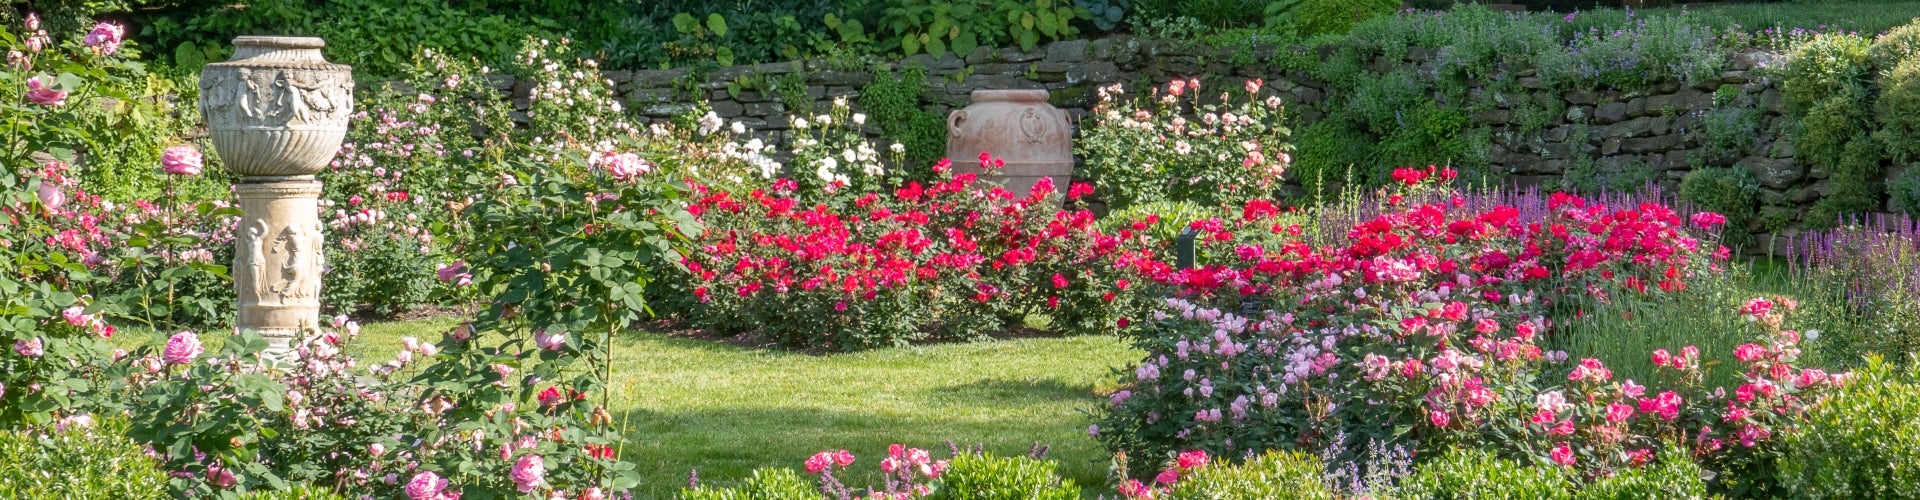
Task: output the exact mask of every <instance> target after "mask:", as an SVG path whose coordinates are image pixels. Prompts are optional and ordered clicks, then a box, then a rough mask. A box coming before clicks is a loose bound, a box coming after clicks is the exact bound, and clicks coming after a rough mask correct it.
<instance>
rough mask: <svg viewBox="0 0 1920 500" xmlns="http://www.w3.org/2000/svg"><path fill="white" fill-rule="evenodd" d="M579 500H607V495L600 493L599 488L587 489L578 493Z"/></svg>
mask: <svg viewBox="0 0 1920 500" xmlns="http://www.w3.org/2000/svg"><path fill="white" fill-rule="evenodd" d="M580 500H607V493H606V492H604V491H600V487H599V486H595V487H592V488H587V489H585V490H581V491H580Z"/></svg>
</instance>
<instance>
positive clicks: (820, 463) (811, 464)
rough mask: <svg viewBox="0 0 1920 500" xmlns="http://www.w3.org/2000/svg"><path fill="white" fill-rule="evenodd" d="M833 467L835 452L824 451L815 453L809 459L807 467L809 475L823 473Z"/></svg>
mask: <svg viewBox="0 0 1920 500" xmlns="http://www.w3.org/2000/svg"><path fill="white" fill-rule="evenodd" d="M832 465H833V452H827V451H823V452H819V453H815V454H813V456H811V457H807V462H806V466H807V473H808V474H819V473H822V472H826V471H827V468H828V467H831V466H832Z"/></svg>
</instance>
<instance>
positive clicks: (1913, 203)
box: [1887, 164, 1920, 217]
mask: <svg viewBox="0 0 1920 500" xmlns="http://www.w3.org/2000/svg"><path fill="white" fill-rule="evenodd" d="M1887 195H1888V196H1889V197H1891V198H1892V199H1893V209H1894V210H1896V211H1900V212H1906V214H1907V215H1911V216H1914V217H1920V164H1915V165H1909V166H1907V170H1906V172H1905V173H1903V174H1901V175H1900V176H1899V177H1895V178H1893V179H1892V180H1889V181H1887Z"/></svg>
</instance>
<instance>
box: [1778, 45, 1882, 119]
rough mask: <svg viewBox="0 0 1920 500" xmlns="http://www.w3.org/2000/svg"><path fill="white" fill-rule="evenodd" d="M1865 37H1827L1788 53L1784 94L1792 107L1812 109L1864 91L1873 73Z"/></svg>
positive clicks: (1783, 80)
mask: <svg viewBox="0 0 1920 500" xmlns="http://www.w3.org/2000/svg"><path fill="white" fill-rule="evenodd" d="M1869 45H1871V43H1870V42H1868V41H1867V39H1865V38H1861V37H1859V36H1856V35H1848V34H1842V33H1833V34H1823V35H1820V36H1817V37H1814V39H1813V40H1812V41H1810V42H1807V43H1805V44H1803V45H1800V46H1799V47H1797V48H1795V49H1794V50H1793V52H1791V53H1789V54H1787V61H1786V64H1785V65H1783V66H1782V67H1781V68H1780V70H1779V71H1780V76H1781V83H1780V87H1781V89H1780V92H1781V95H1782V97H1784V98H1786V102H1787V105H1788V107H1790V108H1797V109H1802V110H1805V109H1809V108H1812V107H1813V106H1814V105H1815V104H1817V103H1819V102H1821V101H1823V100H1826V99H1828V98H1830V97H1833V96H1836V95H1840V94H1843V93H1847V92H1851V91H1855V90H1857V89H1860V88H1863V87H1864V85H1863V82H1864V81H1865V79H1866V78H1867V76H1868V75H1869V74H1870V73H1869V71H1868V64H1867V47H1868V46H1869Z"/></svg>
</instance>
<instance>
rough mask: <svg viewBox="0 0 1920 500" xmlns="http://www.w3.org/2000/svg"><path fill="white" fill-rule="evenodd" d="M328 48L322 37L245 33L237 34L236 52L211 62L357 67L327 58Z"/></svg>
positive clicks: (217, 64) (331, 68) (333, 68)
mask: <svg viewBox="0 0 1920 500" xmlns="http://www.w3.org/2000/svg"><path fill="white" fill-rule="evenodd" d="M325 48H327V41H326V39H323V38H320V37H313V36H273V35H242V36H237V37H233V56H231V57H228V58H227V60H225V61H218V62H212V63H208V64H207V66H211V67H243V66H244V67H263V68H302V69H314V70H329V71H352V70H353V67H352V66H348V65H345V64H339V63H335V62H330V61H327V59H326V55H325V54H323V53H321V52H320V50H321V49H325Z"/></svg>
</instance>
